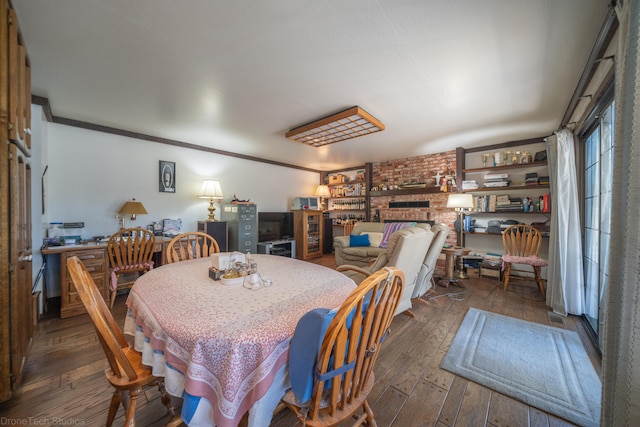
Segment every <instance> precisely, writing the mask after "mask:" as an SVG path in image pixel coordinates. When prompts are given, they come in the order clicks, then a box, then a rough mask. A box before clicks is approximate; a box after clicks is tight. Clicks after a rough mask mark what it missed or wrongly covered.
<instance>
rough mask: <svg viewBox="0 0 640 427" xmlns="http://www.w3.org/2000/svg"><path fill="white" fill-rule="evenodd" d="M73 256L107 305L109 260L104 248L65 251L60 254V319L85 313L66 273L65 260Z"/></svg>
mask: <svg viewBox="0 0 640 427" xmlns="http://www.w3.org/2000/svg"><path fill="white" fill-rule="evenodd" d="M73 256H77V257H78V258H80V261H82V263H83V264H84V266H85V267H86V268H87V271H89V273H90V274H91V277H92V278H93V281H94V282H95V283H96V286H97V287H98V289H100V294H101V295H102V297H103V298H104V300H105V301H107V304H108V301H109V259H108V258H107V249H106V247H95V248H89V247H87V248H82V249H78V250H65V251H64V252H61V253H60V295H61V304H60V317H62V318H65V317H71V316H77V315H78V314H83V313H86V312H87V311H86V310H85V308H84V305H83V304H82V301H81V300H80V297H79V295H78V291H77V290H76V287H75V285H74V284H73V282H72V281H71V276H69V272H68V271H67V260H68V259H69V258H71V257H73Z"/></svg>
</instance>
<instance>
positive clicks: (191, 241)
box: [167, 231, 220, 264]
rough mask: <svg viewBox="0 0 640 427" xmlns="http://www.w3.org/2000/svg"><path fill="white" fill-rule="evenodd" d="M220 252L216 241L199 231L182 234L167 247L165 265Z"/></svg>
mask: <svg viewBox="0 0 640 427" xmlns="http://www.w3.org/2000/svg"><path fill="white" fill-rule="evenodd" d="M218 252H220V246H218V242H216V239H214V238H213V237H211V236H210V235H208V234H206V233H203V232H201V231H191V232H188V233H182V234H179V235H177V236H176V237H174V238H173V239H172V240H171V241H170V242H169V245H168V246H167V263H168V264H171V263H174V262H178V261H184V260H187V259H195V258H204V257H208V256H211V255H213V254H215V253H218Z"/></svg>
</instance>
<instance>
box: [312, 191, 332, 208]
mask: <svg viewBox="0 0 640 427" xmlns="http://www.w3.org/2000/svg"><path fill="white" fill-rule="evenodd" d="M316 196H320V204H321V205H322V206H321V207H322V210H328V208H329V207H328V206H325V205H324V202H325V198H326V197H331V192H330V191H329V186H327V185H318V188H316Z"/></svg>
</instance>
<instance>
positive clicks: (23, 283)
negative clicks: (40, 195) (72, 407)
mask: <svg viewBox="0 0 640 427" xmlns="http://www.w3.org/2000/svg"><path fill="white" fill-rule="evenodd" d="M0 11H1V12H2V19H0V144H1V145H0V401H5V400H8V399H9V398H11V395H12V393H13V392H14V391H15V390H17V389H18V387H19V386H20V383H21V381H22V370H23V368H24V366H25V364H26V359H27V355H28V352H29V347H30V345H31V339H32V337H33V319H32V303H33V299H32V296H31V285H32V273H31V270H32V264H31V258H32V248H31V240H32V239H31V229H32V227H31V134H30V127H31V122H30V121H31V91H30V88H31V82H30V65H29V57H28V55H27V52H26V47H25V46H24V43H23V39H22V35H21V34H20V30H19V27H18V20H17V17H16V13H15V11H14V10H13V9H12V8H11V5H10V3H9V2H8V1H7V0H0Z"/></svg>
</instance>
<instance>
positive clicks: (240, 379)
mask: <svg viewBox="0 0 640 427" xmlns="http://www.w3.org/2000/svg"><path fill="white" fill-rule="evenodd" d="M252 258H254V259H255V260H256V261H257V263H258V270H259V272H260V274H261V275H262V277H263V278H269V279H271V280H272V282H273V285H272V286H270V287H264V288H260V289H258V290H252V289H247V288H245V287H243V286H242V285H241V284H240V285H238V286H227V285H223V284H222V283H221V282H220V281H213V280H212V279H210V278H209V274H208V269H209V267H210V266H211V260H210V259H207V258H204V259H197V260H189V261H182V262H178V263H174V264H168V265H164V266H161V267H158V268H155V269H153V270H151V271H149V272H148V273H146V274H144V275H143V276H141V277H140V278H139V279H138V280H137V281H136V283H135V285H134V286H133V288H132V289H131V292H130V294H129V298H128V300H127V306H128V307H129V313H128V316H127V319H126V321H125V328H124V330H125V332H126V333H128V334H131V335H135V336H136V340H135V345H136V349H137V350H139V351H142V353H143V361H144V363H146V364H148V365H150V366H152V367H153V371H154V375H158V376H164V377H165V383H166V387H167V391H168V392H169V393H171V394H172V395H174V396H177V397H184V396H187V397H188V398H189V399H191V400H189V401H185V404H184V405H183V418H185V421H187V423H188V421H189V419H190V418H191V417H192V416H193V413H194V411H195V409H194V401H193V397H197V398H204V399H206V405H205V407H206V408H208V409H207V411H210V412H211V415H212V416H213V421H212V420H208V422H209V425H213V423H215V425H217V426H219V427H227V426H236V425H237V424H238V422H239V421H240V419H241V418H242V416H243V414H244V413H245V412H246V411H247V410H249V408H251V407H252V405H253V404H254V403H255V402H257V401H259V400H260V399H261V398H262V397H263V396H264V395H265V394H266V393H267V391H268V390H269V388H270V387H271V385H272V383H273V382H274V378H275V377H276V375H277V376H278V380H277V381H276V382H279V383H280V382H282V377H283V373H284V371H286V366H285V364H286V362H287V358H288V348H289V340H290V338H291V336H292V335H293V332H294V330H295V327H296V324H297V322H298V320H299V319H300V318H301V317H302V315H303V314H304V313H306V312H308V311H310V310H312V309H314V308H320V307H325V308H334V307H337V306H339V305H340V304H341V303H342V302H343V301H344V299H345V298H346V297H347V296H348V295H349V293H350V292H351V291H352V290H353V288H354V287H355V283H354V282H353V281H352V280H351V279H349V278H348V277H347V276H345V275H343V274H342V273H339V272H336V271H334V270H331V269H329V268H326V267H322V266H319V265H316V264H311V263H308V262H304V261H299V260H295V259H291V258H285V257H279V256H274V255H252ZM183 392H185V393H183ZM279 393H280V391H278V394H279ZM279 397H280V396H277V398H278V399H279ZM198 402H199V399H196V400H195V405H197V404H198ZM275 402H276V403H277V400H275ZM267 410H268V408H267ZM185 411H187V413H185ZM202 412H203V410H200V414H199V415H200V416H202V414H201V413H202ZM204 412H206V411H204ZM250 413H251V412H250ZM253 418H255V417H253ZM269 418H270V415H269ZM250 421H251V417H250ZM266 421H267V425H268V420H266ZM199 422H201V421H199ZM188 424H189V423H188ZM195 424H197V423H194V424H193V425H195ZM189 425H191V424H189Z"/></svg>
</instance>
